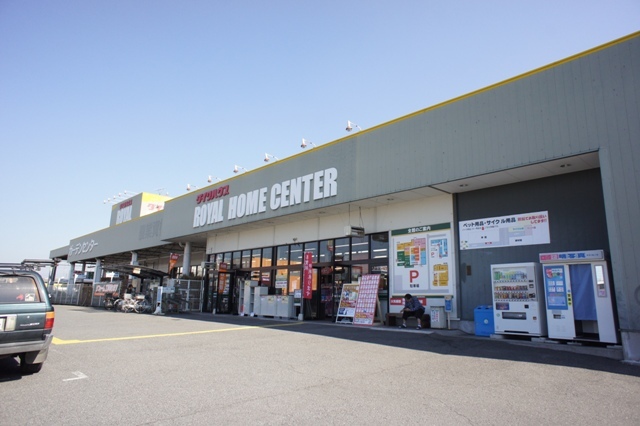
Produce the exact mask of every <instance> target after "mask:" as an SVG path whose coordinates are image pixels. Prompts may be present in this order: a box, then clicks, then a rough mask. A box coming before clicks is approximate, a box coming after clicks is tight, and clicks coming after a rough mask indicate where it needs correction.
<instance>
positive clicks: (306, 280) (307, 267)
mask: <svg viewBox="0 0 640 426" xmlns="http://www.w3.org/2000/svg"><path fill="white" fill-rule="evenodd" d="M312 259H313V253H311V252H310V251H307V252H305V253H304V261H303V264H302V270H303V272H304V276H303V277H302V298H303V299H311V293H312V292H313V267H312V266H313V264H312V263H311V262H312Z"/></svg>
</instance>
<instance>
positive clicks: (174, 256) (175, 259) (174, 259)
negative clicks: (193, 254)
mask: <svg viewBox="0 0 640 426" xmlns="http://www.w3.org/2000/svg"><path fill="white" fill-rule="evenodd" d="M178 258H180V255H179V254H178V253H171V254H170V255H169V271H171V270H172V269H173V267H174V266H176V263H177V262H178Z"/></svg>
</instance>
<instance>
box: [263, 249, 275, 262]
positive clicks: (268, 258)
mask: <svg viewBox="0 0 640 426" xmlns="http://www.w3.org/2000/svg"><path fill="white" fill-rule="evenodd" d="M271 265H273V248H272V247H265V248H263V249H262V266H271Z"/></svg>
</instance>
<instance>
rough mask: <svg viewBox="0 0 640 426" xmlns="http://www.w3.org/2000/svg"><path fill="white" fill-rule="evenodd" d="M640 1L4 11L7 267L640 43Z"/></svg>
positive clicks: (177, 4)
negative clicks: (363, 135)
mask: <svg viewBox="0 0 640 426" xmlns="http://www.w3.org/2000/svg"><path fill="white" fill-rule="evenodd" d="M639 24H640V2H639V1H637V0H628V1H623V0H610V1H606V2H605V1H592V0H580V1H577V0H576V1H574V0H571V1H549V0H533V1H529V0H523V1H513V0H511V1H507V0H505V1H494V0H486V1H451V0H449V1H444V0H442V1H441V0H437V1H436V0H433V1H425V0H415V1H414V0H396V1H393V2H392V1H380V0H370V1H357V0H341V1H337V0H323V1H311V0H309V1H306V0H288V1H287V0H273V1H267V0H265V1H257V0H253V1H247V0H234V1H215V0H209V1H204V0H202V1H201V0H191V1H188V0H183V1H177V0H174V1H168V0H165V1H163V0H138V1H131V0H119V1H107V0H105V1H87V0H49V1H24V0H0V146H1V147H2V148H1V149H2V167H0V182H1V183H0V199H1V200H2V201H1V208H0V226H1V227H2V228H1V232H0V235H1V236H2V240H1V241H2V244H1V245H0V262H18V261H21V260H22V259H24V258H47V257H48V256H49V252H50V251H51V250H52V249H55V248H59V247H63V246H65V245H67V244H68V243H69V241H70V240H71V239H73V238H77V237H80V236H82V235H85V234H88V233H91V232H94V231H96V230H99V229H102V228H106V227H108V225H109V220H110V212H111V207H110V205H109V204H104V203H103V201H104V200H105V199H107V198H108V197H111V196H113V195H115V194H117V193H119V192H123V191H125V190H128V191H132V192H140V191H145V192H152V193H154V192H158V191H160V192H162V193H168V194H169V195H170V196H173V197H175V196H179V195H182V194H184V193H185V192H186V185H187V183H190V184H191V185H197V186H200V187H203V186H205V185H206V184H207V183H206V179H207V176H208V175H213V176H217V177H220V178H222V179H225V178H228V177H231V176H232V175H233V172H232V170H233V166H234V165H235V164H238V165H240V166H242V167H245V168H247V169H255V168H257V167H261V166H263V165H264V162H263V158H264V154H265V152H268V153H270V154H272V155H275V156H277V157H278V158H285V157H288V156H290V155H293V154H296V153H298V152H300V150H301V148H300V143H301V139H302V138H305V139H307V140H309V141H312V142H314V143H315V144H317V145H320V144H323V143H326V142H329V141H332V140H336V139H339V138H341V137H343V136H345V135H346V133H345V130H344V128H345V126H346V122H347V120H351V121H353V122H355V123H357V124H358V125H360V126H361V127H363V128H367V127H372V126H375V125H378V124H381V123H384V122H387V121H390V120H393V119H395V118H398V117H401V116H404V115H406V114H410V113H412V112H415V111H417V110H420V109H423V108H427V107H429V106H432V105H434V104H437V103H440V102H443V101H446V100H448V99H451V98H454V97H457V96H460V95H463V94H465V93H468V92H471V91H474V90H477V89H480V88H483V87H486V86H489V85H491V84H493V83H497V82H500V81H502V80H505V79H508V78H511V77H514V76H517V75H519V74H522V73H525V72H527V71H530V70H533V69H536V68H539V67H542V66H544V65H547V64H550V63H552V62H555V61H557V60H560V59H564V58H566V57H568V56H571V55H574V54H577V53H580V52H582V51H585V50H588V49H590V48H593V47H596V46H599V45H601V44H604V43H607V42H609V41H612V40H615V39H617V38H620V37H623V36H625V35H628V34H631V33H633V32H635V31H638V30H640V25H639Z"/></svg>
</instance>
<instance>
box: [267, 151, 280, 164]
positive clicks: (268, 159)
mask: <svg viewBox="0 0 640 426" xmlns="http://www.w3.org/2000/svg"><path fill="white" fill-rule="evenodd" d="M272 159H273V160H276V161H278V160H279V158H278V157H276V156H275V155H271V154H267V153H266V152H265V153H264V162H265V163H268V162H269V161H271V160H272Z"/></svg>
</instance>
